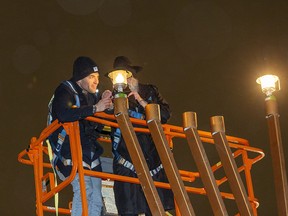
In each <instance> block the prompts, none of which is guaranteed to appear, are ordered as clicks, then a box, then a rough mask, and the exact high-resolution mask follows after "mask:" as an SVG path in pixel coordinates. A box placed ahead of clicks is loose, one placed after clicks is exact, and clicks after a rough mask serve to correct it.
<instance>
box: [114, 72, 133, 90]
mask: <svg viewBox="0 0 288 216" xmlns="http://www.w3.org/2000/svg"><path fill="white" fill-rule="evenodd" d="M131 76H132V73H131V72H130V71H128V70H114V71H111V72H110V73H109V74H108V77H109V78H110V79H111V81H112V83H113V88H114V89H115V90H116V91H117V92H118V93H121V92H123V90H124V89H125V88H126V87H127V78H129V77H131Z"/></svg>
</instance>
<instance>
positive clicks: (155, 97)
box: [128, 85, 171, 124]
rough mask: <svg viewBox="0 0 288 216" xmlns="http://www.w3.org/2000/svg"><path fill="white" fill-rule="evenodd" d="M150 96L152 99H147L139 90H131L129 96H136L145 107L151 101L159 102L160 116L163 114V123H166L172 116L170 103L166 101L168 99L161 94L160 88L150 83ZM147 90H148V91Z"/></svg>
mask: <svg viewBox="0 0 288 216" xmlns="http://www.w3.org/2000/svg"><path fill="white" fill-rule="evenodd" d="M147 90H148V92H149V93H148V96H149V98H151V100H149V101H146V100H144V99H143V98H142V97H141V96H140V95H139V93H138V92H130V94H129V95H128V97H130V96H132V95H133V96H134V98H135V100H136V101H137V102H138V103H139V104H140V105H141V106H142V107H143V108H144V109H145V107H146V106H147V104H149V103H155V104H159V106H160V116H161V123H162V124H165V123H167V121H168V119H169V118H170V116H171V111H170V107H169V104H168V103H167V102H166V100H165V99H164V98H163V97H162V96H161V94H160V93H159V91H158V88H157V87H156V86H154V85H148V89H147ZM147 90H146V91H147ZM150 96H151V97H150Z"/></svg>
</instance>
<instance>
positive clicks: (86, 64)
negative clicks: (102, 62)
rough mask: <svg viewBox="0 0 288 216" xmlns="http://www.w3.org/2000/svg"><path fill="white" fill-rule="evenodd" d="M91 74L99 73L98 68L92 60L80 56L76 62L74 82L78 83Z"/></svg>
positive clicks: (74, 65)
mask: <svg viewBox="0 0 288 216" xmlns="http://www.w3.org/2000/svg"><path fill="white" fill-rule="evenodd" d="M91 73H99V72H98V66H97V65H96V63H95V62H94V61H93V60H92V59H91V58H89V57H86V56H80V57H78V58H77V59H76V60H75V61H74V64H73V77H72V80H73V81H75V82H77V81H78V80H81V79H83V78H85V77H87V76H89V75H90V74H91Z"/></svg>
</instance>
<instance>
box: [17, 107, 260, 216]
mask: <svg viewBox="0 0 288 216" xmlns="http://www.w3.org/2000/svg"><path fill="white" fill-rule="evenodd" d="M86 119H87V120H89V121H93V122H97V123H100V124H103V125H107V126H111V127H118V124H117V123H116V122H115V117H114V116H113V115H108V114H105V113H97V114H96V115H95V116H94V117H87V118H86ZM131 122H132V123H133V124H136V125H144V126H146V122H145V121H144V120H139V119H134V118H131ZM60 126H64V128H65V130H66V131H67V134H68V135H69V136H70V148H71V156H72V163H73V166H72V172H71V174H70V176H69V177H68V178H67V179H66V180H65V181H63V182H61V183H59V184H58V185H57V186H55V185H54V182H55V180H54V174H53V171H52V167H51V164H50V162H49V160H48V147H47V145H46V142H45V141H46V139H47V137H48V136H49V135H50V134H51V133H53V132H54V131H55V130H57V129H58V128H59V127H60ZM162 126H163V130H164V132H165V135H166V138H167V140H168V142H169V145H170V147H171V148H173V146H174V143H173V139H174V138H184V139H186V136H185V134H184V133H183V127H179V126H174V125H170V124H163V125H162ZM134 130H135V132H142V133H150V132H149V130H148V128H140V127H134ZM198 133H199V136H200V138H201V141H202V142H203V143H207V144H214V140H213V138H212V136H211V133H210V132H206V131H201V130H198ZM227 140H228V142H229V146H230V148H232V149H233V150H234V152H233V155H234V158H235V159H236V158H240V159H242V165H240V166H239V167H238V171H239V172H244V176H245V180H246V189H247V193H248V197H249V201H250V203H251V205H252V208H253V212H254V215H257V207H258V206H259V203H258V200H257V199H256V198H255V195H254V189H253V184H252V177H251V172H250V171H251V168H252V165H253V164H254V163H256V162H258V161H259V160H261V159H262V158H263V157H264V153H263V151H262V150H261V149H258V148H254V147H251V146H249V142H248V141H247V140H246V139H242V138H238V137H233V136H227ZM99 141H102V142H110V140H109V139H105V138H99ZM249 153H253V157H251V156H250V154H249ZM255 155H256V156H255ZM18 161H19V162H20V163H23V164H26V165H32V166H33V168H34V179H35V190H36V212H37V215H38V216H43V215H44V212H55V211H56V209H55V207H54V206H48V205H47V204H46V202H47V201H48V200H51V199H52V198H53V197H54V196H55V194H56V193H59V192H61V191H62V190H63V189H64V188H66V187H67V186H68V185H69V184H70V183H71V181H72V180H73V179H74V177H75V175H76V173H77V172H78V173H79V179H80V188H81V197H82V200H83V202H82V205H83V215H84V216H87V215H88V209H87V200H86V199H85V197H86V190H85V183H84V175H89V176H95V177H98V178H102V179H110V180H116V181H124V182H129V183H135V184H139V183H140V182H139V180H138V179H137V178H132V177H126V176H120V175H115V174H110V173H105V172H96V171H89V170H84V169H83V167H82V150H81V145H80V136H79V126H78V122H72V123H64V124H61V123H59V122H58V121H54V122H53V123H52V124H51V125H49V126H48V127H47V128H45V129H44V130H43V131H42V132H41V134H40V136H39V137H38V138H36V137H33V138H32V139H31V143H30V145H29V148H28V149H25V150H23V151H22V152H20V153H19V155H18ZM221 168H222V165H221V162H218V163H216V164H214V165H213V166H212V171H213V172H216V171H217V170H219V169H221ZM47 170H48V171H47ZM45 171H46V172H45ZM44 172H45V173H44ZM179 172H180V175H181V178H182V180H183V181H184V182H194V181H195V180H196V179H197V178H200V174H199V172H191V171H185V170H180V171H179ZM48 181H49V182H50V183H49V185H50V187H48V188H47V187H45V186H44V185H43V182H44V183H45V182H48ZM216 181H217V185H218V186H220V185H222V184H223V183H225V182H227V177H226V176H224V177H222V178H220V179H216ZM154 183H155V186H156V187H161V188H170V185H169V184H168V183H163V182H154ZM185 189H186V191H187V192H188V193H194V194H200V195H205V194H206V192H205V189H204V188H202V187H201V188H197V187H191V186H185ZM220 193H221V196H222V197H223V198H224V199H230V200H234V196H233V194H232V193H228V192H220ZM58 212H59V213H61V214H68V215H69V214H70V210H69V208H58ZM176 215H180V213H179V212H178V211H177V208H176Z"/></svg>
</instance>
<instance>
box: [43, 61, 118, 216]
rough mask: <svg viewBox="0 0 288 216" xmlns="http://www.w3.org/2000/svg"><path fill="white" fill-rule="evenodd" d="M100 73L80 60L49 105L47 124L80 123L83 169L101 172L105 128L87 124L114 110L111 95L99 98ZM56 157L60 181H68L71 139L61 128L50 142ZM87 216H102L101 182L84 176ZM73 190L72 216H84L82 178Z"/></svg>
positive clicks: (70, 163) (70, 167)
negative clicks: (99, 139)
mask: <svg viewBox="0 0 288 216" xmlns="http://www.w3.org/2000/svg"><path fill="white" fill-rule="evenodd" d="M98 84H99V70H98V66H97V65H96V63H95V62H94V61H93V60H92V59H91V58H89V57H85V56H81V57H78V58H77V59H76V60H75V61H74V64H73V76H72V78H71V79H70V80H67V81H64V82H62V83H61V84H60V85H59V86H58V87H57V88H56V90H55V93H54V97H53V98H52V99H51V101H50V103H49V111H50V115H49V116H48V123H51V122H52V121H54V120H55V119H58V120H59V121H60V122H61V123H63V122H73V121H79V128H80V140H81V147H82V154H83V155H82V156H83V167H84V169H88V170H94V171H102V170H101V164H100V160H99V157H100V155H101V154H102V153H103V148H102V146H101V145H100V144H99V143H98V142H97V137H98V136H99V133H100V131H101V130H102V128H103V126H101V125H99V124H98V123H95V122H91V121H87V120H85V118H86V117H88V116H93V114H94V113H96V112H101V111H104V110H105V109H107V108H109V107H110V106H111V103H112V101H111V95H112V93H111V91H109V90H106V91H104V92H103V94H102V97H101V98H100V97H99V96H98V95H99V94H98V93H97V86H98ZM49 141H50V144H51V147H52V150H53V153H54V156H53V161H52V162H53V166H54V168H55V170H56V172H57V174H58V176H59V178H60V179H61V180H65V179H66V178H67V177H68V176H69V175H70V174H71V169H72V160H71V151H70V141H69V135H67V133H66V131H65V129H64V128H63V127H60V128H59V129H58V130H57V131H55V132H54V133H53V134H52V135H51V137H50V138H49ZM84 179H85V185H86V196H87V203H88V213H89V214H88V215H89V216H99V215H101V210H102V206H103V204H102V195H101V179H99V178H96V177H92V176H84ZM71 184H72V187H73V192H74V195H73V201H72V213H71V215H72V216H81V215H82V203H81V193H80V185H79V176H78V174H76V176H75V178H74V180H73V181H72V182H71Z"/></svg>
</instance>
